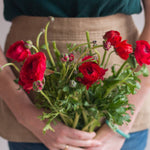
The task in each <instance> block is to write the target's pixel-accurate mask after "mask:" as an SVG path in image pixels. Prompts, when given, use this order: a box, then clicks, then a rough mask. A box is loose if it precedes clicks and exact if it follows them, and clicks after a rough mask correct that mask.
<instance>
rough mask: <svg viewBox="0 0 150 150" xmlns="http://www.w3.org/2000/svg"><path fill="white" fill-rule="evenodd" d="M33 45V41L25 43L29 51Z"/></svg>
mask: <svg viewBox="0 0 150 150" xmlns="http://www.w3.org/2000/svg"><path fill="white" fill-rule="evenodd" d="M32 45H33V43H32V41H31V40H28V41H26V42H25V47H26V48H28V49H31V47H32Z"/></svg>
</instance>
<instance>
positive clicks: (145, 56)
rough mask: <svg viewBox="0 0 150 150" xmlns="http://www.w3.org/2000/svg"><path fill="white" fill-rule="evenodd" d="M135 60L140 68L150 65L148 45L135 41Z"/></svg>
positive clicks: (144, 42) (149, 48)
mask: <svg viewBox="0 0 150 150" xmlns="http://www.w3.org/2000/svg"><path fill="white" fill-rule="evenodd" d="M134 54H135V58H136V60H137V62H138V64H139V65H140V66H142V65H143V64H147V65H149V64H150V45H149V43H148V42H147V41H144V40H141V41H136V49H135V52H134Z"/></svg>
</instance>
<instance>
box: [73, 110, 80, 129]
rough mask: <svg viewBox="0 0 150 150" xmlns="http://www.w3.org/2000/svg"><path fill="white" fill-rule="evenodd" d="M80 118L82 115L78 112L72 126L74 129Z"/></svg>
mask: <svg viewBox="0 0 150 150" xmlns="http://www.w3.org/2000/svg"><path fill="white" fill-rule="evenodd" d="M79 117H80V115H79V114H78V113H77V112H76V114H75V119H74V122H73V126H72V127H73V128H74V129H75V128H76V127H77V124H78V121H79Z"/></svg>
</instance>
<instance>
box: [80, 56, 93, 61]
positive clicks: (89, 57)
mask: <svg viewBox="0 0 150 150" xmlns="http://www.w3.org/2000/svg"><path fill="white" fill-rule="evenodd" d="M91 58H93V56H90V55H88V56H85V57H84V58H83V59H82V61H85V60H88V59H91ZM91 60H94V59H91Z"/></svg>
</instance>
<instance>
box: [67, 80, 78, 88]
mask: <svg viewBox="0 0 150 150" xmlns="http://www.w3.org/2000/svg"><path fill="white" fill-rule="evenodd" d="M69 86H70V87H72V88H75V87H76V86H77V82H76V81H74V80H70V83H69Z"/></svg>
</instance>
